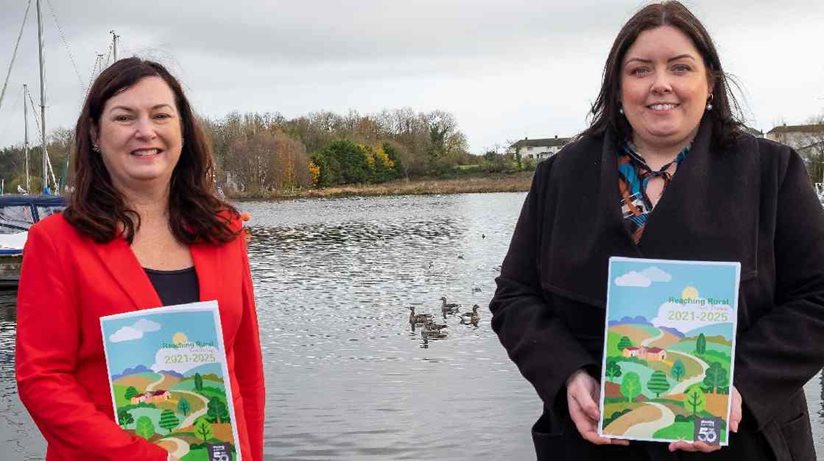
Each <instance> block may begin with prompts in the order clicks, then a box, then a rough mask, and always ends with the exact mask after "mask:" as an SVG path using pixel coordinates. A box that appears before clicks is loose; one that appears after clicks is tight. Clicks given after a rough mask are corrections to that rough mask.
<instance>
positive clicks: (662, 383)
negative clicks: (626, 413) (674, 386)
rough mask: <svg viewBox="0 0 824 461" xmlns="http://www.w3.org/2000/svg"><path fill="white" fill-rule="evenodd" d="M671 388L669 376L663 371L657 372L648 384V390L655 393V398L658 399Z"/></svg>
mask: <svg viewBox="0 0 824 461" xmlns="http://www.w3.org/2000/svg"><path fill="white" fill-rule="evenodd" d="M669 388H670V384H669V381H667V375H665V374H664V372H663V371H661V370H655V372H654V373H652V376H650V378H649V381H648V382H647V389H649V390H650V391H651V392H653V393H655V397H656V398H657V397H660V396H661V394H662V393H664V392H666V391H668V390H669Z"/></svg>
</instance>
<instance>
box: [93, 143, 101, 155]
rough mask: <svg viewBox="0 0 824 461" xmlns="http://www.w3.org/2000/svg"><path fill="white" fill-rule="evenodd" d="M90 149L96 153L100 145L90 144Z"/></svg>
mask: <svg viewBox="0 0 824 461" xmlns="http://www.w3.org/2000/svg"><path fill="white" fill-rule="evenodd" d="M92 150H93V151H95V152H97V153H100V146H98V145H97V144H92Z"/></svg>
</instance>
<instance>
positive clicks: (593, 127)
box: [581, 1, 741, 146]
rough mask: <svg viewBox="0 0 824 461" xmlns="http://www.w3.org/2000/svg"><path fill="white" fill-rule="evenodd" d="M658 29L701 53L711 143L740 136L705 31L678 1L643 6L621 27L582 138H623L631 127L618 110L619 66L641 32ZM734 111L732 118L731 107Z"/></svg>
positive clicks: (732, 101)
mask: <svg viewBox="0 0 824 461" xmlns="http://www.w3.org/2000/svg"><path fill="white" fill-rule="evenodd" d="M661 26H672V27H675V28H676V29H678V30H680V31H681V32H683V33H684V34H685V35H686V36H687V37H689V38H690V40H692V43H693V45H695V48H696V49H697V50H698V52H699V53H701V56H702V58H703V59H704V65H705V66H706V68H707V78H708V79H709V81H710V82H711V83H712V92H711V93H712V95H713V97H712V98H713V99H712V110H711V111H708V112H709V118H710V122H711V123H712V125H713V130H712V137H713V142H715V143H717V144H718V145H720V146H725V145H728V144H729V143H731V142H732V141H733V140H734V139H735V138H736V137H738V135H739V134H740V133H741V131H740V126H741V123H740V122H739V120H738V119H739V118H740V114H741V108H740V106H739V105H738V101H737V100H736V99H735V96H733V94H732V92H731V91H730V88H729V82H728V79H727V76H726V74H724V70H723V69H722V67H721V60H720V59H719V58H718V52H717V51H716V50H715V45H714V44H713V42H712V38H710V34H709V33H708V32H707V29H705V28H704V26H703V24H701V21H699V20H698V18H696V17H695V16H694V15H693V14H692V13H691V12H690V10H688V9H687V8H686V7H685V6H684V5H682V4H681V3H680V2H677V1H666V2H661V3H653V4H650V5H647V6H645V7H644V8H642V9H641V10H640V11H638V12H637V13H635V15H634V16H633V17H632V18H630V19H629V21H627V23H626V24H624V27H622V28H621V31H620V32H618V36H617V37H615V42H614V43H613V44H612V49H611V50H610V52H609V56H608V57H607V62H606V64H605V65H604V75H603V80H602V82H601V91H600V92H599V93H598V98H597V99H596V100H595V103H594V104H593V105H592V110H591V116H592V122H591V123H590V126H589V128H587V129H586V130H584V132H583V133H581V136H587V135H600V134H603V133H604V132H605V131H607V130H613V131H614V132H616V133H617V134H618V139H626V138H628V137H629V136H630V135H631V133H632V127H631V126H630V124H629V122H628V121H627V119H626V118H625V117H623V116H622V115H621V114H620V112H619V109H620V107H621V105H620V102H619V98H618V96H619V95H620V93H621V67H622V65H623V61H624V56H625V55H626V53H627V50H628V49H629V47H630V46H632V44H633V43H634V42H635V40H636V39H637V38H638V35H640V34H641V32H644V31H646V30H649V29H654V28H656V27H661ZM731 106H732V107H734V108H735V115H733V110H732V107H731Z"/></svg>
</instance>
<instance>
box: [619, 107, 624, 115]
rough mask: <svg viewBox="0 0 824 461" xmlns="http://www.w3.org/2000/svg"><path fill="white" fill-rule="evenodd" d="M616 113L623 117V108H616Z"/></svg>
mask: <svg viewBox="0 0 824 461" xmlns="http://www.w3.org/2000/svg"><path fill="white" fill-rule="evenodd" d="M618 113H619V114H621V115H624V108H623V107H619V108H618Z"/></svg>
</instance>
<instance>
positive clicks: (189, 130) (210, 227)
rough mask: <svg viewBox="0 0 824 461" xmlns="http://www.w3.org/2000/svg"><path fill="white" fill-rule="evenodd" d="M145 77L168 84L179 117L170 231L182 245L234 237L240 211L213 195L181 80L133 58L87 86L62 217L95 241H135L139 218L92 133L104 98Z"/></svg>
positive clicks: (206, 155)
mask: <svg viewBox="0 0 824 461" xmlns="http://www.w3.org/2000/svg"><path fill="white" fill-rule="evenodd" d="M146 77H160V78H162V79H163V81H165V82H166V84H168V85H169V87H170V88H171V89H172V92H173V93H174V95H175V103H176V105H177V110H178V113H179V114H180V118H181V129H182V131H183V148H182V152H181V154H180V160H179V161H178V163H177V165H176V166H175V169H174V171H173V172H172V178H171V185H170V191H169V227H170V228H171V230H172V234H174V236H175V238H176V239H177V240H178V241H180V242H182V243H185V244H191V243H194V242H210V243H220V242H229V241H231V240H233V239H234V238H235V237H236V236H237V235H238V231H237V230H235V229H234V228H233V227H236V226H233V224H232V221H233V220H234V219H237V218H238V216H239V214H238V212H237V210H236V209H235V208H234V207H233V206H231V205H229V204H228V203H226V202H225V201H223V200H221V199H219V198H217V197H216V196H215V194H214V179H213V176H214V165H213V163H212V149H211V146H210V145H209V142H208V141H207V138H206V135H205V134H204V132H203V130H202V128H201V127H200V124H199V123H198V121H197V119H196V118H195V116H194V113H193V112H192V108H191V106H190V105H189V101H188V100H187V99H186V96H185V95H184V94H183V89H182V88H181V86H180V83H179V82H178V81H177V79H175V78H174V77H173V76H172V75H171V74H170V73H169V71H167V70H166V68H165V67H163V66H162V65H160V64H158V63H156V62H152V61H147V60H143V59H140V58H136V57H132V58H127V59H121V60H119V61H117V62H115V63H114V64H112V65H111V66H110V67H109V68H107V69H106V70H104V71H103V72H101V73H100V75H99V76H98V77H97V79H95V81H94V83H93V84H92V86H91V88H90V89H89V94H88V95H87V96H86V102H85V103H84V104H83V110H82V111H81V112H80V117H78V119H77V126H76V128H75V132H74V150H73V156H72V157H73V165H72V176H73V186H74V189H73V191H72V193H71V196H70V198H69V205H68V207H66V210H65V211H63V216H64V217H65V218H66V220H67V221H68V222H69V223H71V224H72V225H73V226H74V227H75V228H76V229H77V230H78V231H79V232H81V233H82V234H85V235H87V236H89V237H91V238H92V239H94V240H95V241H96V242H99V243H105V242H109V241H111V240H113V239H115V238H116V237H118V236H119V235H123V236H124V237H125V238H126V240H128V241H129V242H130V243H131V242H132V240H133V239H134V235H135V232H136V230H137V229H138V228H139V227H140V216H139V215H138V214H137V213H136V212H135V211H134V210H131V209H129V208H128V207H127V206H126V203H125V201H124V199H123V196H122V195H121V194H120V192H118V191H117V189H115V187H114V186H113V185H112V180H111V176H110V175H109V171H108V170H107V169H106V166H105V165H104V164H103V160H102V158H101V157H100V154H98V153H96V152H93V151H92V146H93V143H92V139H91V133H92V130H94V129H95V127H97V126H99V123H100V117H101V115H102V113H103V108H104V106H105V104H106V101H108V100H109V99H110V98H111V97H112V96H114V95H116V94H118V93H120V92H121V91H123V90H125V89H127V88H129V87H131V86H132V85H134V84H136V83H137V82H138V81H140V80H141V79H143V78H146Z"/></svg>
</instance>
